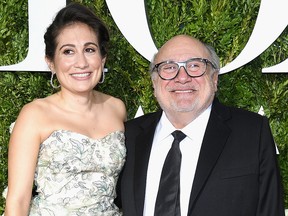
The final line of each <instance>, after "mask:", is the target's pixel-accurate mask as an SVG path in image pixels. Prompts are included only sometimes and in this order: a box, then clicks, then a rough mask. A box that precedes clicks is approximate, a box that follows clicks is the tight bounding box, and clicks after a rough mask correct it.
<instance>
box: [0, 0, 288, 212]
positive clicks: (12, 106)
mask: <svg viewBox="0 0 288 216" xmlns="http://www.w3.org/2000/svg"><path fill="white" fill-rule="evenodd" d="M78 2H81V3H83V4H85V5H87V6H90V7H92V8H93V9H95V11H96V13H97V14H98V15H99V16H100V17H102V19H103V20H104V21H105V22H106V23H107V25H108V27H109V29H110V33H111V46H110V52H109V56H108V60H107V64H106V67H107V68H109V73H108V74H107V78H106V80H105V83H104V84H101V85H99V87H98V88H99V90H101V91H103V92H106V93H109V94H112V95H114V96H116V97H119V98H121V99H122V100H123V101H124V102H125V104H126V106H127V110H128V118H129V119H131V118H133V116H134V115H135V113H136V111H137V108H138V106H139V105H141V106H142V107H143V110H144V112H145V113H147V112H151V111H154V110H156V109H157V103H156V101H155V100H154V97H153V93H152V88H151V83H150V78H149V75H148V65H149V62H148V61H147V60H146V59H144V58H143V57H142V56H140V55H139V54H138V53H137V52H136V51H135V50H134V49H133V47H132V46H131V45H130V44H129V43H128V42H127V41H126V39H125V38H124V37H123V36H122V35H121V33H120V31H119V29H118V28H117V26H116V24H115V23H114V21H113V19H112V17H111V14H110V13H109V10H108V8H107V5H106V2H105V1H104V0H83V1H80V0H79V1H78ZM259 6H260V0H253V1H250V0H246V1H244V0H227V1H219V0H200V1H199V0H183V1H178V0H146V9H147V16H148V17H149V24H150V28H151V32H152V35H153V38H154V41H155V43H156V46H157V47H159V46H161V45H162V44H163V43H164V42H165V41H166V40H167V39H169V38H170V37H171V36H173V35H176V34H179V33H187V34H190V35H193V36H195V37H197V38H199V39H201V40H203V41H204V42H206V43H209V44H211V45H212V46H214V47H215V49H216V51H217V53H218V54H219V56H220V58H221V63H222V65H223V66H224V65H225V64H226V63H228V62H230V61H231V60H233V59H234V58H235V57H236V56H237V55H238V54H239V53H240V52H241V50H242V49H243V47H244V46H245V44H246V43H247V40H248V39H249V36H250V33H251V32H252V30H253V26H254V23H255V20H256V17H257V14H258V9H259ZM27 9H28V1H27V0H9V1H1V2H0V11H1V14H0V65H9V64H13V63H16V62H19V61H21V60H23V59H24V58H25V56H26V54H27V51H28V23H27V22H28V18H27V16H28V12H27V11H28V10H27ZM267 31H269V29H267ZM287 32H288V29H287V28H286V30H285V31H284V32H283V34H282V35H281V36H280V37H279V38H278V39H277V41H275V42H274V44H273V46H270V47H269V48H268V49H267V50H266V51H265V52H264V53H262V54H261V55H260V56H259V57H257V58H256V59H254V60H253V61H252V62H250V63H249V64H247V65H245V66H243V67H242V68H240V69H237V70H235V71H233V72H230V73H227V74H224V75H220V81H219V92H218V97H219V98H220V100H221V101H222V102H224V103H225V104H228V105H233V106H237V107H242V108H245V109H248V110H251V111H254V112H258V110H259V109H260V106H261V105H262V106H263V108H264V111H265V115H267V117H268V118H269V120H270V124H271V127H272V131H273V135H274V137H275V141H276V143H277V145H278V148H279V151H280V155H279V158H278V159H279V164H280V168H281V175H282V177H283V184H284V188H285V206H286V208H287V207H288V136H287V135H288V131H287V128H288V112H287V104H288V97H287V96H288V88H287V86H288V80H287V74H280V73H279V74H262V73H261V69H262V68H264V67H268V66H271V65H275V64H276V63H279V62H281V61H283V60H285V59H287V58H288V36H287ZM263 37H265V35H263ZM49 78H50V74H49V73H31V72H0V92H1V93H0V94H1V98H0V122H1V125H0V160H1V161H0V192H2V191H3V189H4V188H5V187H6V185H7V150H8V140H9V125H10V123H11V122H13V121H15V119H16V117H17V114H18V112H19V110H20V108H21V107H22V106H23V104H25V103H27V102H29V101H31V100H33V99H34V98H39V97H45V96H47V95H49V94H51V93H53V89H52V88H51V87H50V86H49ZM4 202H5V200H4V199H3V198H0V214H1V213H2V212H3V208H4V207H3V206H4Z"/></svg>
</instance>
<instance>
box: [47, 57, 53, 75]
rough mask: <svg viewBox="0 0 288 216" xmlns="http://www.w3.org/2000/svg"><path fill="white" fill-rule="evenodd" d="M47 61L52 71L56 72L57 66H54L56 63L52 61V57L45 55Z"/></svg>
mask: <svg viewBox="0 0 288 216" xmlns="http://www.w3.org/2000/svg"><path fill="white" fill-rule="evenodd" d="M45 61H46V63H47V65H48V67H49V69H50V70H51V72H54V73H55V68H54V63H53V62H52V60H51V59H49V58H47V57H45Z"/></svg>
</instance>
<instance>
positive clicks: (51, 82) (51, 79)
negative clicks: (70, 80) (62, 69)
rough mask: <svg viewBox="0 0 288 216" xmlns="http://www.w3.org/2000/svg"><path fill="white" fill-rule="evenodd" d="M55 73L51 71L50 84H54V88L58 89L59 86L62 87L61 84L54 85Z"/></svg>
mask: <svg viewBox="0 0 288 216" xmlns="http://www.w3.org/2000/svg"><path fill="white" fill-rule="evenodd" d="M54 74H55V73H53V72H51V78H50V85H51V86H52V88H54V89H58V88H60V85H58V86H55V85H54V82H53V77H54Z"/></svg>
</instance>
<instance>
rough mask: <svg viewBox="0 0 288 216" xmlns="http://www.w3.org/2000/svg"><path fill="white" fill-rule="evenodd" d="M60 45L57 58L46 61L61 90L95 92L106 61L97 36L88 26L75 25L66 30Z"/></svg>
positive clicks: (61, 33)
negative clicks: (94, 89) (93, 90)
mask: <svg viewBox="0 0 288 216" xmlns="http://www.w3.org/2000/svg"><path fill="white" fill-rule="evenodd" d="M56 41H57V46H56V50H55V57H54V59H53V61H50V60H48V59H46V61H47V63H48V65H49V67H50V69H51V71H52V72H55V73H56V75H57V79H58V81H59V83H60V85H61V89H62V90H63V89H67V90H69V91H72V92H76V93H77V92H78V93H79V92H80V93H81V92H87V91H91V90H92V89H93V88H94V87H95V86H96V84H97V83H98V82H99V80H100V78H101V74H102V71H103V68H104V64H105V60H106V58H105V57H104V58H103V57H102V56H101V53H100V47H99V44H98V38H97V35H96V34H95V32H94V31H92V30H91V28H90V27H89V26H87V25H86V24H83V23H74V24H72V25H69V26H67V27H65V28H64V29H63V30H62V31H61V32H60V34H59V35H58V37H57V39H56Z"/></svg>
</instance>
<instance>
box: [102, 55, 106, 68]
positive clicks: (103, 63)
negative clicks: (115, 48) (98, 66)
mask: <svg viewBox="0 0 288 216" xmlns="http://www.w3.org/2000/svg"><path fill="white" fill-rule="evenodd" d="M105 62H106V57H104V58H102V68H104V65H105Z"/></svg>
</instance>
